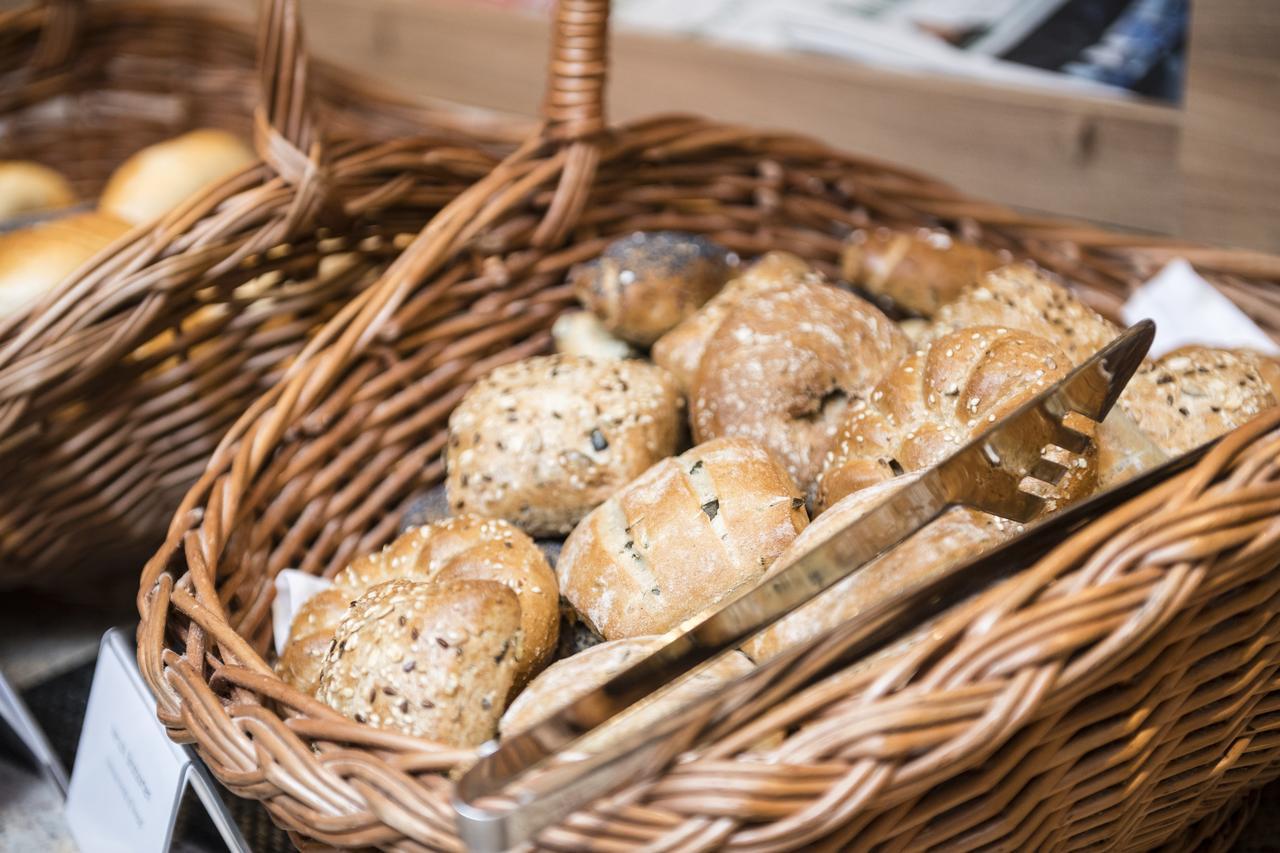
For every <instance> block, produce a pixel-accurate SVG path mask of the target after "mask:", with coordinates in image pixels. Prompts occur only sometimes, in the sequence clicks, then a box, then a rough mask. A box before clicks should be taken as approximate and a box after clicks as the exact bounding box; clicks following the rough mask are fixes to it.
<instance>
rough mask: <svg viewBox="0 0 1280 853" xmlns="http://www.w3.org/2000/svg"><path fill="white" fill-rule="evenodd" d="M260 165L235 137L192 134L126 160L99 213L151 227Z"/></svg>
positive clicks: (203, 132)
mask: <svg viewBox="0 0 1280 853" xmlns="http://www.w3.org/2000/svg"><path fill="white" fill-rule="evenodd" d="M256 159H257V157H256V156H255V155H254V153H253V149H251V148H250V147H249V146H248V145H246V144H245V143H244V142H243V141H242V140H241V139H240V138H239V137H237V136H235V135H233V134H230V133H227V132H226V131H224V130H212V129H202V130H193V131H191V132H190V133H184V134H183V135H182V136H178V137H175V138H173V139H169V140H166V141H164V142H159V143H156V144H155V145H151V146H148V147H147V148H144V149H142V150H141V151H139V152H137V153H136V154H134V155H133V156H132V157H130V158H129V159H128V160H125V161H124V163H122V164H121V165H120V167H119V168H117V169H116V170H115V172H114V173H113V174H112V175H111V179H110V180H109V181H107V185H106V187H105V188H104V189H103V190H102V196H101V198H99V200H98V209H99V210H101V211H103V212H104V213H109V214H111V215H112V216H116V217H118V218H120V219H123V220H124V221H126V222H130V223H132V224H134V225H142V224H144V223H148V222H152V221H154V220H156V219H159V218H160V217H161V216H163V215H165V214H166V213H168V212H169V211H171V210H173V209H174V208H176V207H177V206H178V205H180V204H182V203H183V202H185V201H186V200H187V199H188V198H190V197H191V196H193V195H195V194H196V193H197V192H199V191H200V190H202V189H204V188H205V187H206V186H208V185H209V184H211V183H213V182H214V181H217V180H220V179H222V178H225V177H228V176H229V175H232V174H234V173H235V172H237V171H239V170H241V169H243V168H245V167H246V166H248V165H250V164H251V163H253V162H254V161H255V160H256Z"/></svg>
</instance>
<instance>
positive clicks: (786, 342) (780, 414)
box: [689, 281, 908, 495]
mask: <svg viewBox="0 0 1280 853" xmlns="http://www.w3.org/2000/svg"><path fill="white" fill-rule="evenodd" d="M907 351H908V345H907V339H906V337H905V336H904V335H903V334H902V332H901V331H899V330H898V327H897V326H895V325H894V324H893V321H891V320H890V319H889V318H888V317H886V316H885V315H884V314H882V313H881V312H880V311H879V309H877V308H876V307H875V306H874V305H872V304H871V303H869V302H867V301H866V300H863V299H859V298H858V297H856V296H854V295H853V294H850V293H846V292H844V291H842V290H837V289H836V288H834V287H829V286H827V285H824V284H818V283H814V282H809V281H801V282H795V283H793V284H792V285H790V286H789V287H786V288H783V289H776V290H770V291H768V292H763V293H757V294H755V295H753V296H752V298H750V299H749V300H747V301H744V302H743V303H742V304H741V305H739V306H738V307H737V308H735V309H733V310H732V311H731V312H730V313H729V315H728V316H727V317H726V318H725V319H724V322H722V323H721V324H720V327H719V328H718V329H717V330H716V332H715V334H714V335H712V337H711V340H710V342H709V343H708V345H707V351H706V355H704V356H703V358H702V363H701V364H700V365H699V366H698V373H697V377H696V378H695V380H694V384H693V388H692V390H691V392H690V395H689V411H690V420H691V421H692V424H693V440H694V441H695V442H701V441H707V440H709V439H712V438H719V437H721V436H739V437H742V438H749V439H751V440H752V441H755V442H757V443H759V444H761V445H763V446H764V447H767V448H768V449H769V450H770V451H771V452H772V453H773V454H774V455H775V456H776V457H777V458H778V459H779V460H781V461H782V462H783V463H784V464H785V465H786V467H787V471H788V472H789V473H790V474H791V476H792V477H793V478H794V479H795V481H796V482H797V483H798V484H799V486H800V488H801V489H803V490H804V491H805V493H806V494H808V495H811V494H812V491H813V488H814V485H815V481H816V480H817V477H818V473H819V472H820V471H821V470H822V462H823V458H824V457H825V456H826V454H827V451H828V450H829V449H830V448H831V446H832V444H833V442H834V441H835V439H836V435H837V433H838V431H839V429H840V425H841V424H842V423H843V422H844V419H845V414H846V412H847V410H848V409H849V408H850V406H852V405H854V404H855V403H857V402H858V401H860V400H863V399H865V398H866V397H867V396H868V395H869V394H870V393H871V390H872V389H873V388H874V387H875V386H876V383H877V382H879V381H880V380H881V378H882V377H883V376H884V375H885V374H886V373H888V372H889V370H890V369H891V368H892V367H893V366H894V365H895V364H897V363H898V362H899V361H901V360H902V359H903V357H905V356H906V354H907Z"/></svg>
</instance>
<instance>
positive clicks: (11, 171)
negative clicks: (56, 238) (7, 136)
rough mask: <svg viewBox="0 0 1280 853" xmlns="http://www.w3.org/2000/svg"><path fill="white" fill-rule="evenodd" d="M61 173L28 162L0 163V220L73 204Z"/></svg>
mask: <svg viewBox="0 0 1280 853" xmlns="http://www.w3.org/2000/svg"><path fill="white" fill-rule="evenodd" d="M75 201H76V194H75V191H73V190H72V189H71V184H70V183H68V182H67V179H66V178H64V177H63V176H62V174H61V173H59V172H57V171H55V170H53V169H50V168H49V167H48V166H42V165H41V164H39V163H33V162H31V161H30V160H0V220H3V219H8V218H9V217H11V216H17V215H18V214H20V213H40V212H42V211H46V210H57V209H58V208H61V207H67V206H68V205H72V204H75Z"/></svg>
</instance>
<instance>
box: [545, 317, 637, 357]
mask: <svg viewBox="0 0 1280 853" xmlns="http://www.w3.org/2000/svg"><path fill="white" fill-rule="evenodd" d="M551 339H552V340H553V341H555V344H556V352H558V353H561V354H562V355H581V356H586V357H587V358H594V359H597V360H600V361H607V360H609V359H618V358H630V357H631V356H633V355H635V350H633V349H632V348H631V344H629V343H627V342H626V341H624V340H622V339H621V338H615V337H614V336H613V335H611V334H609V330H608V329H606V328H605V327H604V324H603V323H601V322H600V320H599V319H598V318H597V317H596V315H594V314H592V313H591V312H590V311H566V312H564V313H563V314H561V315H560V316H559V317H557V318H556V321H555V323H554V324H552V326H551Z"/></svg>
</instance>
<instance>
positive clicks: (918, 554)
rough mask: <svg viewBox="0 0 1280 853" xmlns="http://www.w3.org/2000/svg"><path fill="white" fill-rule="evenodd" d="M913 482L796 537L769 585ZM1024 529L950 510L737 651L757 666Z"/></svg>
mask: <svg viewBox="0 0 1280 853" xmlns="http://www.w3.org/2000/svg"><path fill="white" fill-rule="evenodd" d="M917 477H919V474H918V473H917V474H908V475H906V476H904V477H899V478H897V479H894V480H889V481H884V482H881V483H878V484H876V485H874V486H871V487H870V488H867V489H863V490H862V491H860V492H855V493H853V494H851V495H848V496H847V497H845V498H843V499H842V500H840V501H838V502H836V504H835V505H834V506H832V507H831V508H830V509H829V510H827V511H826V512H825V513H823V514H822V515H820V516H818V517H817V518H816V519H814V521H813V523H812V524H811V525H809V526H808V527H807V528H805V530H804V532H803V533H801V534H800V535H799V536H797V537H796V540H795V541H794V542H792V543H791V546H790V547H789V548H787V550H786V551H784V552H783V553H782V555H781V556H779V557H778V559H777V560H776V561H775V562H774V564H773V566H771V567H770V569H769V573H768V575H766V577H773V576H774V575H776V574H778V573H779V572H781V571H782V570H783V569H785V568H786V567H788V566H790V565H791V564H792V563H794V562H795V561H796V560H797V559H799V558H800V556H802V555H803V554H805V553H806V552H808V551H810V550H812V549H813V548H816V547H817V546H818V545H819V544H821V543H822V542H825V541H826V540H827V539H829V538H831V537H832V536H833V535H835V534H836V533H838V532H840V531H841V530H842V529H844V527H846V526H847V525H849V524H852V523H853V522H855V521H857V520H858V519H859V518H861V517H862V516H863V515H865V514H866V513H867V511H868V510H870V509H872V508H873V507H874V506H876V504H878V503H879V502H880V501H882V500H884V499H885V498H887V497H888V496H889V495H891V494H892V493H893V492H895V491H896V490H898V489H900V488H902V487H903V486H905V485H907V484H908V483H910V482H912V481H913V480H915V479H916V478H917ZM1021 529H1022V526H1021V525H1019V524H1017V523H1015V522H1012V521H1007V520H1005V519H1003V518H997V517H996V516H993V515H988V514H986V513H983V512H978V511H977V510H973V509H969V508H968V507H954V508H952V509H949V510H947V511H946V512H945V513H943V514H942V515H941V516H940V517H939V518H938V519H936V520H935V521H933V522H932V523H931V524H929V525H928V526H927V527H925V528H924V529H923V530H921V531H920V532H918V533H916V534H915V535H914V536H912V537H910V538H909V539H907V540H906V541H905V542H903V543H902V544H900V545H898V546H897V547H896V548H894V549H893V550H892V551H890V552H889V553H887V554H885V555H883V556H882V557H879V558H877V559H876V560H873V561H872V562H870V563H868V564H867V565H865V566H863V567H862V568H861V569H859V570H857V571H856V572H854V573H853V574H852V575H850V576H849V577H847V578H845V579H844V580H842V581H840V582H839V583H837V584H836V585H835V586H833V587H832V588H831V589H829V590H827V591H826V592H824V593H822V594H821V595H819V596H818V597H817V598H815V599H814V600H812V601H810V602H809V603H807V604H805V605H803V606H801V607H800V608H798V609H796V610H795V611H793V612H792V613H790V614H788V615H787V616H785V617H783V618H782V619H780V620H779V621H778V622H776V623H774V624H773V625H772V626H770V627H769V628H767V629H766V630H765V631H764V632H763V633H761V634H760V635H759V636H757V637H755V638H754V639H752V640H750V641H749V642H747V643H745V644H744V645H743V647H742V650H743V651H744V652H746V653H747V654H748V655H749V656H750V657H751V659H752V660H754V661H756V662H757V663H760V662H762V661H765V660H768V659H769V658H771V657H773V656H774V655H776V654H778V653H779V652H781V651H782V650H783V649H786V648H789V647H790V646H793V645H795V644H797V643H802V642H804V641H805V640H808V639H811V638H812V637H814V636H816V635H818V634H819V633H821V632H822V631H825V630H827V629H828V628H833V627H835V626H836V625H838V624H840V623H841V622H843V621H845V620H847V619H850V618H852V617H854V616H856V615H858V614H859V613H862V612H864V611H865V610H867V609H868V608H870V607H873V606H875V605H877V604H879V603H881V602H883V601H887V600H889V599H891V598H892V597H893V596H895V595H897V594H898V593H900V592H903V591H904V590H907V589H909V588H911V587H913V586H915V585H916V584H919V583H923V582H924V581H926V580H928V579H930V578H932V577H935V576H937V575H938V574H940V573H941V572H942V571H943V570H944V569H947V568H949V567H951V566H954V565H958V564H959V563H960V562H962V561H963V560H966V559H968V558H971V557H974V556H977V555H978V554H981V553H982V552H983V551H986V550H989V549H990V548H992V547H994V546H995V545H997V544H998V543H1000V542H1003V541H1004V540H1006V539H1009V538H1011V537H1013V536H1014V535H1016V534H1017V533H1019V532H1020V531H1021Z"/></svg>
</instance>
